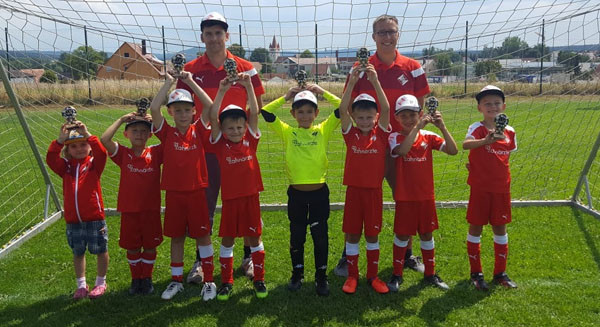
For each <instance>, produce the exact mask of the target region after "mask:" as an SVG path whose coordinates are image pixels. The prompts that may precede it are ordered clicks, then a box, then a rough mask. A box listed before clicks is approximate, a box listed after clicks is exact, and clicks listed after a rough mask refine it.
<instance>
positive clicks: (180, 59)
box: [171, 53, 186, 78]
mask: <svg viewBox="0 0 600 327" xmlns="http://www.w3.org/2000/svg"><path fill="white" fill-rule="evenodd" d="M171 62H172V63H173V68H174V69H175V76H173V77H175V78H179V77H180V76H181V72H182V71H183V65H185V62H186V60H185V56H184V55H183V53H178V54H176V55H175V56H174V57H173V58H171Z"/></svg>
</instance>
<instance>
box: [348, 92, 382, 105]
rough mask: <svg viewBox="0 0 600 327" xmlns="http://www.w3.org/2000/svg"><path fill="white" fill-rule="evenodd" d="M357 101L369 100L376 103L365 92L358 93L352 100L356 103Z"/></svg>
mask: <svg viewBox="0 0 600 327" xmlns="http://www.w3.org/2000/svg"><path fill="white" fill-rule="evenodd" d="M358 101H371V102H373V103H375V104H377V101H375V98H374V97H372V96H370V95H369V94H366V93H361V94H359V95H358V96H357V97H356V98H355V99H354V102H352V103H357V102H358Z"/></svg>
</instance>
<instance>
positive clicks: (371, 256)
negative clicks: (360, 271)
mask: <svg viewBox="0 0 600 327" xmlns="http://www.w3.org/2000/svg"><path fill="white" fill-rule="evenodd" d="M378 271H379V249H377V250H368V249H367V280H372V279H373V278H375V277H377V272H378Z"/></svg>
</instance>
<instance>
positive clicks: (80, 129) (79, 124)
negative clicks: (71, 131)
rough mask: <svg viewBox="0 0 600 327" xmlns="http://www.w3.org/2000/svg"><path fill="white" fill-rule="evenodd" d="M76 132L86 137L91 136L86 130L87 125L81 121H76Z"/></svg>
mask: <svg viewBox="0 0 600 327" xmlns="http://www.w3.org/2000/svg"><path fill="white" fill-rule="evenodd" d="M77 133H79V134H80V135H83V136H84V137H86V138H87V137H90V136H91V134H90V132H88V129H87V126H85V124H84V123H82V122H77Z"/></svg>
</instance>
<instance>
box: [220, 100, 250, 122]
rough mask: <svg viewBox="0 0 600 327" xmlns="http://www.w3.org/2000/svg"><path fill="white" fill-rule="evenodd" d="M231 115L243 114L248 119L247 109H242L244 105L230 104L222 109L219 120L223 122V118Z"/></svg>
mask: <svg viewBox="0 0 600 327" xmlns="http://www.w3.org/2000/svg"><path fill="white" fill-rule="evenodd" d="M229 116H237V117H240V116H241V117H244V118H246V119H248V116H247V115H246V110H244V109H242V107H239V106H236V105H235V104H230V105H228V106H227V107H225V108H223V110H221V113H220V114H219V121H220V122H223V120H224V119H225V118H227V117H229Z"/></svg>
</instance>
